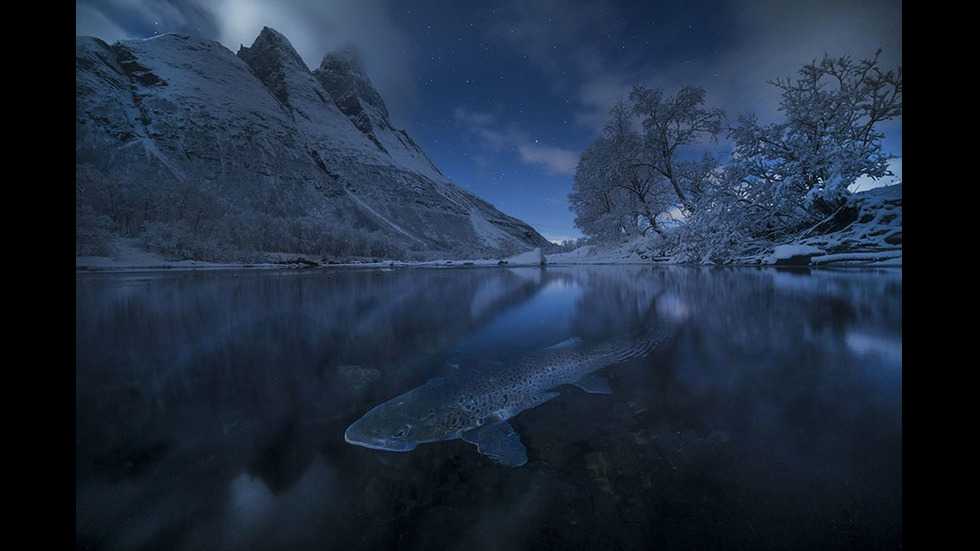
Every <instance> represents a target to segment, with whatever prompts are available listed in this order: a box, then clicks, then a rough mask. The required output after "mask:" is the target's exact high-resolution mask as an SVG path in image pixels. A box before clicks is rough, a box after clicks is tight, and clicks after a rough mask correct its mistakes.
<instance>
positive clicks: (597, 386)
mask: <svg viewBox="0 0 980 551" xmlns="http://www.w3.org/2000/svg"><path fill="white" fill-rule="evenodd" d="M572 384H573V385H575V386H577V387H579V388H581V389H582V390H584V391H586V392H588V393H590V394H612V391H613V390H612V387H610V386H609V381H606V380H605V379H604V378H603V377H602V375H599V374H598V373H589V374H588V375H586V376H584V377H582V378H581V379H579V380H577V381H575V382H573V383H572Z"/></svg>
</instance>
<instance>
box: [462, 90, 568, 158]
mask: <svg viewBox="0 0 980 551" xmlns="http://www.w3.org/2000/svg"><path fill="white" fill-rule="evenodd" d="M454 117H455V119H456V121H457V122H459V123H460V124H461V125H462V127H463V129H464V130H465V132H466V133H468V134H469V135H471V136H474V137H476V138H477V140H478V141H479V145H480V146H481V147H483V148H486V149H490V150H493V151H498V152H500V151H503V152H515V153H517V156H518V158H519V159H520V161H521V162H522V163H524V164H527V165H533V166H537V167H540V168H543V169H544V171H545V173H547V174H564V175H571V174H575V167H576V166H577V165H578V158H579V154H578V153H577V152H575V151H570V150H568V149H563V148H560V147H555V146H550V145H544V144H541V143H538V141H537V140H532V139H531V138H530V136H528V134H527V133H526V132H524V131H522V130H521V129H520V127H519V125H517V124H516V123H509V124H501V123H500V121H499V119H498V117H496V116H495V115H493V114H491V113H483V112H479V111H473V110H469V109H466V108H464V107H457V108H456V110H455V111H454Z"/></svg>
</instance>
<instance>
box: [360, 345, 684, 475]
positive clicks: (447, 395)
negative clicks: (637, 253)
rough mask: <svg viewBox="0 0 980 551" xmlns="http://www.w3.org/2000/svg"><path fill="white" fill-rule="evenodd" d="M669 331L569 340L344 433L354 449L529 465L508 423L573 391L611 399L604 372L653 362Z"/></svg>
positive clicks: (464, 377)
mask: <svg viewBox="0 0 980 551" xmlns="http://www.w3.org/2000/svg"><path fill="white" fill-rule="evenodd" d="M666 336H667V331H666V330H665V331H662V332H658V333H653V334H646V335H645V336H643V337H642V338H636V337H632V336H621V337H617V338H611V339H605V340H601V341H591V342H588V341H582V340H581V339H578V338H573V339H569V340H567V341H563V342H561V343H558V344H557V345H553V346H550V347H548V348H544V349H542V350H539V351H536V352H534V353H531V354H529V355H527V356H524V357H523V358H521V359H519V360H517V361H514V362H512V363H509V364H505V365H502V366H499V367H498V368H484V369H480V370H469V372H466V371H462V372H457V373H454V374H452V375H449V376H442V377H435V378H433V379H430V380H428V381H427V382H426V383H425V384H423V385H421V386H419V387H416V388H414V389H412V390H409V391H408V392H406V393H404V394H401V395H399V396H396V397H394V398H392V399H390V400H388V401H386V402H383V403H381V404H379V405H378V406H376V407H374V408H373V409H371V410H370V411H368V412H367V413H365V414H364V416H363V417H361V418H360V419H358V420H357V421H355V422H354V423H352V424H351V425H350V426H349V427H348V428H347V430H346V431H345V433H344V440H345V441H346V442H347V443H349V444H354V445H357V446H363V447H365V448H370V449H374V450H383V451H392V452H408V451H411V450H413V449H415V447H416V446H418V445H420V444H427V443H432V442H442V441H447V440H453V439H456V438H459V439H462V440H463V441H465V442H469V443H471V444H473V445H475V446H476V449H477V451H478V452H479V453H481V454H483V455H485V456H488V457H490V458H491V459H493V460H495V461H497V462H499V463H501V464H503V465H505V466H508V467H519V466H521V465H524V464H525V463H527V449H526V448H525V447H524V444H523V443H522V442H521V439H520V436H519V435H518V434H517V432H516V431H515V430H514V428H513V426H511V424H510V423H509V422H508V419H511V418H513V417H514V416H516V415H518V414H520V413H521V412H523V411H526V410H528V409H531V408H535V407H538V406H540V405H541V404H544V403H545V402H548V401H549V400H552V399H554V398H557V397H558V396H559V392H557V391H556V388H558V387H560V386H562V385H566V384H571V385H575V386H577V387H579V388H581V389H582V390H584V391H586V392H589V393H595V394H610V393H612V388H611V387H610V386H609V383H608V381H606V379H604V378H603V377H602V376H601V375H599V374H597V373H595V372H596V371H597V370H599V369H601V368H604V367H607V366H610V365H613V364H617V363H620V362H624V361H627V360H630V359H634V358H640V357H644V356H646V355H647V354H649V353H650V352H651V351H652V350H653V349H654V348H655V347H656V346H657V344H659V343H660V342H662V341H663V340H664V339H665V338H666Z"/></svg>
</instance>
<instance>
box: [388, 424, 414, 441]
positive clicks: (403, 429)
mask: <svg viewBox="0 0 980 551" xmlns="http://www.w3.org/2000/svg"><path fill="white" fill-rule="evenodd" d="M411 430H412V425H408V424H405V425H402V426H400V427H398V428H397V429H395V432H393V433H391V437H392V438H398V439H401V438H405V437H406V436H408V433H409V432H410V431H411Z"/></svg>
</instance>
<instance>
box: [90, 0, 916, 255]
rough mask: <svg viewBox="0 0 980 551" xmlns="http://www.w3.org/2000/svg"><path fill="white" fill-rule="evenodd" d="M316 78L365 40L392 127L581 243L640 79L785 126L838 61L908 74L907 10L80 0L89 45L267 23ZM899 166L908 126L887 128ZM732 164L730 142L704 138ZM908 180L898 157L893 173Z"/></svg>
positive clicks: (821, 0)
mask: <svg viewBox="0 0 980 551" xmlns="http://www.w3.org/2000/svg"><path fill="white" fill-rule="evenodd" d="M266 25H267V26H270V27H273V28H275V29H276V30H278V31H280V32H281V33H283V34H284V35H286V37H287V38H289V40H290V42H292V44H293V46H294V47H295V48H296V50H297V51H298V52H299V53H300V55H301V56H303V58H304V60H305V61H306V64H307V65H308V66H309V67H310V68H311V69H312V68H315V67H317V66H319V64H320V60H321V59H322V58H323V55H324V54H325V53H327V52H328V51H330V50H333V49H335V48H337V47H339V46H342V45H348V44H353V45H354V46H356V47H357V48H358V49H359V50H360V52H361V55H362V57H363V61H364V64H365V67H366V70H367V72H368V75H369V76H370V77H371V79H372V81H373V82H374V84H375V87H376V88H377V89H378V91H379V92H380V93H381V95H382V97H383V98H384V99H385V102H386V103H387V105H388V109H389V111H390V114H391V118H392V123H393V124H394V125H395V126H396V127H400V128H404V129H406V130H407V131H408V132H409V134H411V135H412V136H413V137H414V138H415V140H416V141H417V142H418V143H419V145H421V146H422V149H424V150H425V152H426V153H427V154H428V155H429V156H430V157H431V158H432V160H433V161H434V162H435V164H436V166H438V167H439V169H440V170H441V171H442V172H443V174H445V175H446V176H447V177H448V178H450V179H451V180H453V181H454V182H455V183H456V184H458V185H460V186H463V187H465V188H467V189H469V190H471V191H473V192H475V193H476V194H477V195H480V196H481V197H483V198H484V199H487V200H488V201H490V202H491V203H493V204H494V205H495V206H496V207H497V208H499V209H501V210H502V211H504V212H506V213H507V214H510V215H513V216H516V217H518V218H521V219H523V220H525V221H526V222H528V223H530V224H531V225H532V226H534V227H535V228H536V229H537V230H538V231H539V232H541V233H542V234H543V235H545V237H548V238H549V239H553V240H560V239H564V238H568V237H579V236H581V233H580V232H579V231H578V230H577V229H576V228H575V227H574V225H573V222H572V221H573V218H574V215H573V214H572V213H571V212H570V211H569V210H568V199H567V196H568V193H569V192H570V191H571V190H572V176H573V174H574V172H575V165H576V163H577V162H578V156H579V154H580V153H581V152H582V151H584V150H585V149H586V148H587V147H588V146H589V145H590V144H591V143H592V142H593V141H594V140H595V138H596V136H597V135H598V133H599V132H600V130H601V128H602V124H603V122H604V119H605V116H606V114H607V113H608V110H609V108H610V107H611V106H612V104H613V103H615V102H616V101H617V100H619V99H623V98H625V96H626V95H628V93H629V90H630V88H631V86H632V84H633V83H643V84H646V85H647V86H650V87H653V88H663V89H664V90H665V91H666V92H667V93H669V94H671V95H672V94H673V93H675V92H676V91H677V90H678V89H679V88H680V87H681V86H684V85H688V84H693V85H699V86H703V87H704V88H705V89H706V90H707V98H706V100H707V105H708V106H709V107H721V108H723V109H725V111H726V114H727V116H728V121H727V122H728V123H730V124H734V122H735V119H736V117H737V116H738V115H739V114H747V113H755V114H757V115H759V118H760V119H761V120H763V121H764V122H771V121H775V120H778V118H779V113H778V112H777V110H776V109H777V107H778V102H779V94H778V90H777V89H776V88H775V87H773V86H772V85H770V84H768V83H767V81H769V80H772V79H775V78H785V77H788V76H795V74H796V71H797V69H798V68H799V66H800V65H801V64H803V63H806V62H809V61H812V60H814V59H819V58H821V57H823V55H824V53H827V54H829V55H831V56H835V57H836V56H841V55H850V56H852V57H853V58H855V59H856V60H859V59H864V58H868V57H871V56H873V55H874V53H875V51H876V50H877V49H879V48H881V49H882V50H883V51H882V54H881V57H880V58H879V59H880V61H881V64H882V66H883V68H885V69H892V68H895V67H898V66H900V65H901V64H902V3H901V1H895V0H862V1H859V2H856V1H853V0H696V1H684V2H667V1H656V0H647V1H632V2H630V1H616V0H516V1H501V2H495V1H491V0H485V1H481V2H476V1H472V2H471V1H468V0H279V1H276V0H265V1H262V0H156V1H153V0H78V1H76V3H75V32H76V35H91V36H97V37H99V38H102V39H103V40H106V41H108V42H114V41H116V40H118V39H122V38H145V37H149V36H153V35H154V34H162V33H166V32H180V33H185V34H192V35H197V36H202V37H206V38H211V39H214V40H217V41H219V42H221V43H222V44H224V45H225V46H227V47H228V48H229V49H230V50H232V51H233V52H237V51H238V48H239V45H241V44H244V45H246V46H249V45H251V43H252V41H253V40H254V39H255V37H256V36H258V33H259V31H260V30H261V28H262V27H263V26H266ZM882 129H883V130H884V131H885V133H886V140H885V143H884V145H885V150H886V152H888V153H890V154H893V155H895V156H898V157H901V156H902V125H901V119H898V120H896V121H891V122H889V123H888V124H887V125H885V126H882ZM707 148H710V149H711V150H712V151H714V152H715V153H716V154H718V155H721V156H723V159H722V160H723V161H725V160H727V153H728V150H729V149H728V144H727V143H726V141H725V140H722V141H720V142H719V143H718V144H710V143H709V144H704V145H703V146H699V147H696V148H692V149H691V150H690V151H689V152H687V154H688V155H690V156H692V157H700V156H701V153H702V152H703V151H704V149H707ZM893 170H894V171H895V172H896V173H898V174H899V175H900V174H901V160H900V159H899V160H898V162H896V163H894V164H893Z"/></svg>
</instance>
